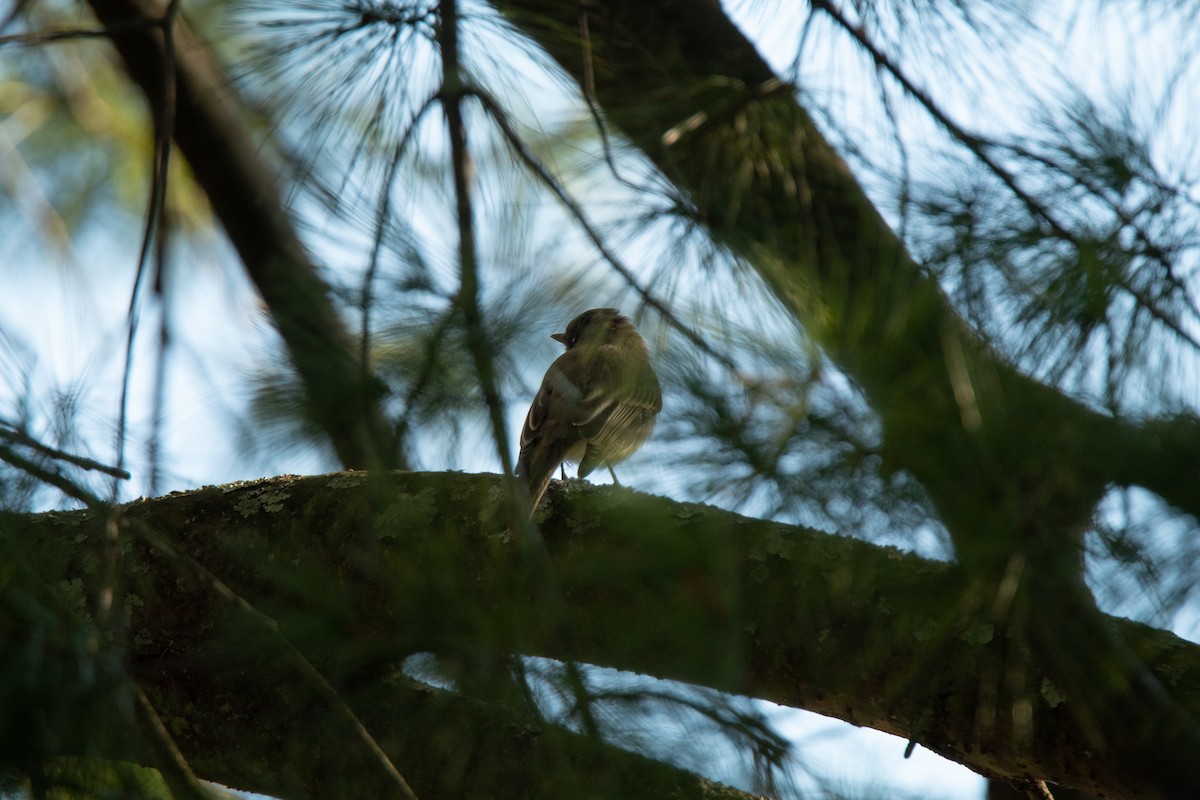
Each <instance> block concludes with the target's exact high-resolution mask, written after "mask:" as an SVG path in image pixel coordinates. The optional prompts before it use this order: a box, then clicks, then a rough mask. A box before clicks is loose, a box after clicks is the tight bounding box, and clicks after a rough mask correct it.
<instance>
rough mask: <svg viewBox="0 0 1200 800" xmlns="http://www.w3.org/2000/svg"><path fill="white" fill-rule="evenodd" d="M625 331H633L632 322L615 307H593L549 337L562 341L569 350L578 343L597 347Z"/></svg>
mask: <svg viewBox="0 0 1200 800" xmlns="http://www.w3.org/2000/svg"><path fill="white" fill-rule="evenodd" d="M625 331H633V324H632V323H631V322H630V321H629V318H628V317H625V316H623V315H622V314H621V312H620V311H618V310H617V309H615V308H593V309H590V310H588V311H585V312H583V313H582V314H580V315H579V316H578V317H576V318H575V319H573V320H571V322H570V324H569V325H567V329H566V330H565V331H563V332H562V333H552V334H550V338H552V339H554V340H555V341H556V342H562V344H563V345H564V346H566V348H567V349H568V350H570V349H571V348H573V347H576V346H579V345H583V346H585V347H598V346H600V345H602V344H605V343H606V342H612V341H613V340H614V339H615V338H616V337H618V336H620V335H621V334H622V333H624V332H625Z"/></svg>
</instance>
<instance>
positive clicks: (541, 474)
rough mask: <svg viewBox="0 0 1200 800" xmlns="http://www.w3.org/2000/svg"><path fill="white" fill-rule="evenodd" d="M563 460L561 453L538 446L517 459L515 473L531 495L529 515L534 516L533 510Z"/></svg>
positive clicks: (518, 481)
mask: <svg viewBox="0 0 1200 800" xmlns="http://www.w3.org/2000/svg"><path fill="white" fill-rule="evenodd" d="M562 462H563V456H562V455H561V454H559V453H553V452H548V451H547V448H545V447H537V446H535V447H531V448H529V449H528V450H527V451H526V452H523V453H521V457H520V458H518V459H517V468H516V470H515V471H514V473H513V475H514V476H515V477H516V479H517V483H518V484H520V485H521V486H523V487H524V488H525V491H526V493H527V494H528V495H529V516H531V517H532V516H533V512H534V511H536V510H537V507H538V503H540V502H541V501H542V495H544V494H545V493H546V487H548V486H549V485H550V479H551V478H552V477H554V470H556V469H558V468H559V466H560V465H561V464H562Z"/></svg>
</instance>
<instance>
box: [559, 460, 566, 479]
mask: <svg viewBox="0 0 1200 800" xmlns="http://www.w3.org/2000/svg"><path fill="white" fill-rule="evenodd" d="M558 474H559V475H561V476H562V479H563V480H564V481H565V480H566V479H567V467H566V465H565V464H559V465H558Z"/></svg>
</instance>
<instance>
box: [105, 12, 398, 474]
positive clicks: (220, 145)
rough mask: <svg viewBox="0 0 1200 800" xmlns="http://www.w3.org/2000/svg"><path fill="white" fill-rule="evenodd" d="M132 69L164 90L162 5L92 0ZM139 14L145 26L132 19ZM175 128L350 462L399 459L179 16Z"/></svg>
mask: <svg viewBox="0 0 1200 800" xmlns="http://www.w3.org/2000/svg"><path fill="white" fill-rule="evenodd" d="M89 5H90V6H91V8H92V11H93V12H94V13H95V14H96V16H97V18H99V20H100V21H101V23H103V24H104V25H105V27H107V28H109V29H110V30H111V31H113V33H112V36H111V38H112V42H113V45H114V47H116V49H117V51H118V52H119V53H120V55H121V58H122V59H123V60H124V62H125V67H126V69H127V70H128V71H129V75H130V77H132V78H133V80H134V81H135V82H136V83H137V84H138V85H139V86H140V87H141V88H142V91H143V93H144V94H145V95H146V97H147V98H148V102H149V103H150V106H151V107H152V108H153V107H154V105H155V104H157V103H159V101H160V98H162V97H163V96H164V94H163V91H162V82H163V79H164V75H165V74H168V73H167V72H166V71H165V69H164V66H165V65H164V57H163V52H164V51H163V36H162V30H161V28H160V27H159V22H160V20H163V19H164V11H163V7H162V6H161V5H160V4H158V3H156V2H154V1H153V0H93V1H92V2H90V3H89ZM131 22H132V23H136V22H140V23H142V24H141V25H140V26H138V25H135V24H131ZM174 25H175V28H174V35H175V48H174V52H175V63H174V75H175V78H176V86H175V92H174V96H175V102H176V107H175V109H174V120H175V125H174V136H175V143H176V144H177V145H178V146H179V149H180V151H181V152H182V153H183V156H184V158H186V159H187V161H188V163H189V164H190V165H191V168H192V173H193V176H194V177H195V180H196V182H197V183H198V184H199V185H200V187H201V188H202V189H203V190H204V192H205V194H206V195H207V197H208V200H209V202H210V203H211V204H212V207H213V211H214V213H215V214H216V216H217V218H218V219H219V220H220V221H221V224H222V225H223V226H224V228H225V231H226V233H227V234H228V235H229V239H230V241H231V242H232V243H233V246H234V248H235V249H236V250H237V252H238V255H239V256H240V257H241V260H242V264H243V265H244V266H245V268H246V272H247V274H248V275H249V276H250V279H251V280H252V281H253V282H254V285H255V286H256V287H257V288H258V291H259V293H260V294H261V295H262V298H263V300H264V301H265V302H266V305H267V308H268V309H269V310H270V312H271V317H272V319H273V320H274V321H275V324H276V326H277V327H278V330H279V334H280V336H281V337H282V338H283V341H284V344H285V345H286V346H287V350H288V354H289V356H290V357H291V361H292V364H293V365H294V366H295V368H296V372H297V373H298V375H299V376H300V379H301V381H302V382H303V384H304V387H305V393H306V396H307V397H308V400H309V404H310V407H309V411H310V413H311V414H312V416H313V419H314V421H315V422H317V424H319V425H320V426H322V428H323V429H324V430H325V431H327V432H328V435H329V438H330V442H331V444H332V445H333V447H334V450H335V451H336V452H337V454H338V458H339V459H340V460H341V462H342V464H343V465H345V466H347V467H358V468H363V467H392V466H401V464H399V460H400V459H401V458H402V456H401V455H400V452H399V448H397V447H395V446H394V442H393V439H394V437H393V435H392V432H391V426H390V425H389V424H388V422H387V420H386V419H385V417H384V415H383V411H382V409H381V407H380V402H379V401H380V398H381V396H382V395H383V393H384V391H385V387H384V385H383V384H382V382H381V381H379V379H377V378H376V377H375V376H374V375H372V374H371V373H370V372H369V370H368V369H367V368H366V367H365V366H364V365H363V364H362V363H361V362H360V361H359V360H358V359H357V358H355V353H356V352H357V350H356V348H355V345H354V342H353V339H352V337H351V336H350V334H349V332H348V331H347V330H346V327H345V325H344V323H343V321H342V319H341V318H340V317H339V316H338V312H337V309H336V308H335V307H334V305H333V303H332V302H331V300H330V298H329V287H328V286H327V285H326V284H325V282H324V281H323V280H322V279H321V276H320V275H319V274H318V270H317V267H316V266H315V265H314V264H313V262H312V259H311V258H310V257H309V255H308V253H307V252H306V251H305V249H304V246H303V244H302V243H301V241H300V238H299V236H298V235H297V233H296V229H295V227H294V225H293V224H292V222H291V220H290V219H289V218H288V215H287V212H286V211H285V210H284V208H283V206H282V204H281V200H280V197H279V189H278V186H277V184H276V181H275V180H274V178H273V176H272V175H271V174H270V173H269V172H268V171H267V169H266V166H265V165H264V163H263V159H262V155H261V153H260V152H259V148H258V146H257V143H256V141H255V140H254V138H253V136H252V134H251V132H250V130H249V129H248V126H247V125H246V122H245V120H246V118H247V117H246V114H245V113H244V112H241V111H240V110H239V109H237V108H235V106H234V101H233V99H232V97H231V96H230V94H229V93H228V89H227V87H228V85H229V79H228V77H227V76H225V75H224V74H223V73H222V72H221V71H220V68H219V67H218V66H217V65H216V64H215V63H214V62H213V61H212V59H211V57H210V56H209V54H208V53H207V51H206V50H205V49H204V48H203V47H202V46H200V45H199V44H198V43H197V42H196V40H195V38H194V37H193V36H191V35H190V33H189V31H188V30H187V28H186V26H185V25H184V24H183V23H182V21H180V20H178V19H175V20H174Z"/></svg>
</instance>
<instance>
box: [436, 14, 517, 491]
mask: <svg viewBox="0 0 1200 800" xmlns="http://www.w3.org/2000/svg"><path fill="white" fill-rule="evenodd" d="M438 9H439V11H440V14H441V22H442V24H441V27H440V28H439V29H438V43H439V44H440V45H441V54H442V92H441V95H442V109H443V111H444V112H445V114H446V127H447V129H448V131H449V134H450V160H451V168H452V170H453V173H454V198H455V211H456V218H457V220H458V261H459V291H458V298H457V304H458V306H459V308H460V309H461V310H462V315H463V320H464V323H465V325H466V331H467V348H468V349H469V350H470V351H471V356H472V358H473V360H474V361H475V370H476V371H477V372H478V373H479V382H480V384H481V387H482V389H483V397H484V402H485V403H486V404H487V408H488V415H489V417H490V419H491V423H492V435H493V437H494V438H495V440H496V452H497V455H499V457H500V464H501V468H502V470H503V474H504V476H505V478H506V479H509V478H510V477H511V474H512V463H511V462H512V456H511V453H510V452H509V448H508V432H507V431H506V429H505V425H504V405H503V401H502V400H501V399H500V392H499V391H498V390H497V388H496V374H495V366H494V365H493V363H492V351H491V346H490V343H489V342H488V340H487V333H486V331H485V330H484V327H483V320H482V318H481V313H480V309H479V292H480V290H479V272H478V266H479V263H478V256H477V252H476V248H475V231H474V219H473V210H472V207H471V187H470V175H471V173H472V166H471V155H470V152H469V150H468V149H467V131H466V125H465V123H464V121H463V116H462V98H463V82H462V76H461V74H460V72H459V61H458V9H457V6H456V3H455V0H442V1H441V2H440V3H439V4H438ZM514 496H515V495H514Z"/></svg>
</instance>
